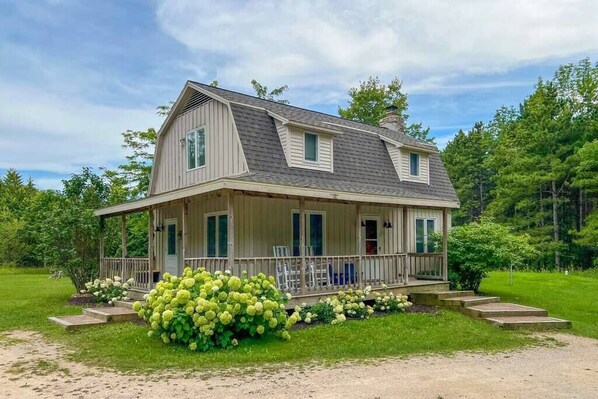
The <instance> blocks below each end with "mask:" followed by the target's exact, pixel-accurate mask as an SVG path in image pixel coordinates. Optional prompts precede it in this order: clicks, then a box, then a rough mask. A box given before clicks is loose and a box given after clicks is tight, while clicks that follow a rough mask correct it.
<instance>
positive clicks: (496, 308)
mask: <svg viewBox="0 0 598 399" xmlns="http://www.w3.org/2000/svg"><path fill="white" fill-rule="evenodd" d="M462 311H463V313H465V314H466V315H469V316H472V317H477V318H488V317H513V316H548V312H547V311H546V310H544V309H540V308H533V307H531V306H523V305H518V304H515V303H502V302H491V303H485V304H481V305H472V306H467V307H464V308H463V309H462Z"/></svg>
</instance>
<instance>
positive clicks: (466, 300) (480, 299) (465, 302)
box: [440, 295, 500, 308]
mask: <svg viewBox="0 0 598 399" xmlns="http://www.w3.org/2000/svg"><path fill="white" fill-rule="evenodd" d="M497 302H500V297H498V296H474V295H472V296H463V297H458V296H457V297H452V298H444V299H441V300H440V303H441V304H442V305H445V306H453V307H455V306H456V307H464V308H466V307H468V306H475V305H484V304H487V303H497Z"/></svg>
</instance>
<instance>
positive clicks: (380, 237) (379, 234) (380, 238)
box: [359, 214, 384, 256]
mask: <svg viewBox="0 0 598 399" xmlns="http://www.w3.org/2000/svg"><path fill="white" fill-rule="evenodd" d="M366 220H375V221H376V252H377V254H378V255H380V254H382V253H384V247H383V242H384V231H383V229H382V230H381V229H380V228H381V227H382V223H381V217H380V215H376V214H370V215H367V214H366V215H362V216H361V221H364V222H365V221H366ZM361 221H360V222H359V223H361ZM365 228H366V227H365V226H362V227H361V229H363V230H362V232H361V237H362V242H361V243H360V244H359V246H360V250H361V253H362V254H363V255H364V256H367V255H366V250H367V242H368V239H367V238H366V232H365ZM369 241H372V240H369Z"/></svg>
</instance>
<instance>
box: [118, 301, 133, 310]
mask: <svg viewBox="0 0 598 399" xmlns="http://www.w3.org/2000/svg"><path fill="white" fill-rule="evenodd" d="M134 303H135V301H116V302H114V303H113V304H114V307H117V308H125V309H131V310H133V304H134Z"/></svg>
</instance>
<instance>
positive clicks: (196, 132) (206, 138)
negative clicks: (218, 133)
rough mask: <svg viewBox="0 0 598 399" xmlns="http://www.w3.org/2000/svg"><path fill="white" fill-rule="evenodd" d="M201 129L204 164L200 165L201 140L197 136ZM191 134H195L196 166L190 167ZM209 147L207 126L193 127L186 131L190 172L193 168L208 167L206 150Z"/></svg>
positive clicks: (186, 149) (187, 158)
mask: <svg viewBox="0 0 598 399" xmlns="http://www.w3.org/2000/svg"><path fill="white" fill-rule="evenodd" d="M200 130H201V131H202V134H203V142H204V154H203V165H198V163H199V156H198V142H199V140H198V139H197V136H198V133H199V131H200ZM190 134H195V167H194V168H190V167H189V135H190ZM207 148H208V135H207V134H206V128H205V126H198V127H196V128H195V129H191V130H189V131H188V132H187V133H185V162H186V163H187V172H189V171H191V170H196V169H201V168H205V167H206V163H207V151H206V150H207Z"/></svg>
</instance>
